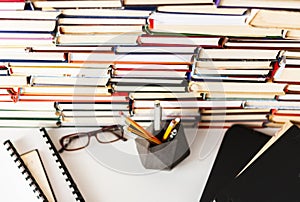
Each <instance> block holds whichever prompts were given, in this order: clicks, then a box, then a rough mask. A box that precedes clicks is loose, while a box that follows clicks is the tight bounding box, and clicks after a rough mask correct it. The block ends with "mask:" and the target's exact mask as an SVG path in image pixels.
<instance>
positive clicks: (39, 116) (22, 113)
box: [0, 102, 61, 127]
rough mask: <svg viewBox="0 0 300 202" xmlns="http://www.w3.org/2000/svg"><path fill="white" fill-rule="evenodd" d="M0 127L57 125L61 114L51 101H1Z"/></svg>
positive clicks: (59, 124) (59, 122) (59, 123)
mask: <svg viewBox="0 0 300 202" xmlns="http://www.w3.org/2000/svg"><path fill="white" fill-rule="evenodd" d="M0 110H1V115H0V127H43V126H45V127H59V126H61V115H60V114H59V113H58V112H57V110H56V109H55V107H54V104H53V102H42V103H37V102H18V103H14V102H2V103H1V105H0Z"/></svg>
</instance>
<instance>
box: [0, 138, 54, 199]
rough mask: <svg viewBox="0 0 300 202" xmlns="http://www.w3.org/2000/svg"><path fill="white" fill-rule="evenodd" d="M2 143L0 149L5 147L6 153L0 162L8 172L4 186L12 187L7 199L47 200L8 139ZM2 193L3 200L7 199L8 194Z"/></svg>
mask: <svg viewBox="0 0 300 202" xmlns="http://www.w3.org/2000/svg"><path fill="white" fill-rule="evenodd" d="M3 144H4V148H1V149H6V150H7V151H8V153H7V155H4V156H3V158H2V159H1V161H2V162H1V163H2V164H3V165H5V166H7V168H8V169H6V170H8V171H9V172H7V173H6V174H7V175H9V178H10V181H9V182H7V183H6V186H9V187H10V188H14V190H13V189H11V190H12V192H11V193H8V194H10V195H9V201H32V202H34V201H48V200H47V198H46V196H45V194H44V193H43V191H42V189H41V187H40V186H39V185H38V183H37V181H36V180H35V178H34V177H33V175H32V173H31V172H30V170H29V169H28V167H27V166H26V165H25V163H24V161H23V160H22V158H21V156H20V155H19V153H18V152H17V150H16V148H15V147H14V145H13V144H12V143H11V142H10V141H9V140H7V141H5V142H4V143H3ZM12 193H14V194H12ZM3 194H4V196H3ZM3 194H2V196H1V198H2V199H3V200H4V199H5V200H8V198H7V195H8V194H7V193H6V192H5V193H3Z"/></svg>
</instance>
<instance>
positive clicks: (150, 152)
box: [135, 124, 190, 170]
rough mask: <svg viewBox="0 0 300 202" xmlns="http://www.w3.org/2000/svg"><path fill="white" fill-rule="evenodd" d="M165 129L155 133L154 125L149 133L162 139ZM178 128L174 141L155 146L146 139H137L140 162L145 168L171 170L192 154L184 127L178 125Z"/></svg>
mask: <svg viewBox="0 0 300 202" xmlns="http://www.w3.org/2000/svg"><path fill="white" fill-rule="evenodd" d="M165 128H166V127H165ZM165 128H164V129H163V130H161V131H159V132H157V133H155V132H153V125H151V126H150V127H149V129H148V131H149V132H152V134H154V135H155V136H156V137H158V138H160V137H162V134H163V133H164V131H165ZM176 128H177V130H178V132H177V135H176V136H175V137H174V139H172V140H171V141H168V142H163V143H161V144H159V145H153V144H151V143H150V142H149V141H148V140H146V139H144V138H140V137H138V138H136V139H135V142H136V147H137V151H138V153H139V157H140V160H141V162H142V164H143V166H144V167H145V168H147V169H157V170H171V169H172V168H174V167H175V166H176V165H178V164H179V163H180V162H181V161H183V160H184V159H185V158H186V157H187V156H188V155H189V154H190V148H189V145H188V142H187V139H186V136H185V133H184V128H183V126H182V125H180V124H178V127H176ZM160 139H161V138H160Z"/></svg>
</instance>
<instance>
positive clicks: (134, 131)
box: [127, 126, 157, 144]
mask: <svg viewBox="0 0 300 202" xmlns="http://www.w3.org/2000/svg"><path fill="white" fill-rule="evenodd" d="M127 130H128V131H129V132H131V133H134V134H135V135H138V136H140V137H142V138H145V139H146V140H148V141H150V142H151V143H154V144H157V142H156V141H154V140H153V139H152V138H149V137H147V136H145V135H144V134H143V133H142V132H140V131H138V130H135V129H134V128H132V127H130V126H128V127H127Z"/></svg>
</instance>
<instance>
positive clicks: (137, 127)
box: [120, 112, 161, 144]
mask: <svg viewBox="0 0 300 202" xmlns="http://www.w3.org/2000/svg"><path fill="white" fill-rule="evenodd" d="M120 115H121V116H123V117H124V118H125V123H126V124H127V125H128V126H129V127H132V128H134V130H136V131H139V133H140V134H141V135H140V136H142V137H143V138H145V139H147V140H149V141H151V142H152V143H155V144H161V141H160V140H159V139H158V138H157V137H155V136H154V135H152V134H151V133H149V132H148V131H147V130H145V129H144V128H143V127H142V126H140V125H139V124H138V123H137V122H135V121H134V120H132V119H131V118H129V117H127V116H125V115H124V113H123V112H120Z"/></svg>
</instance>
